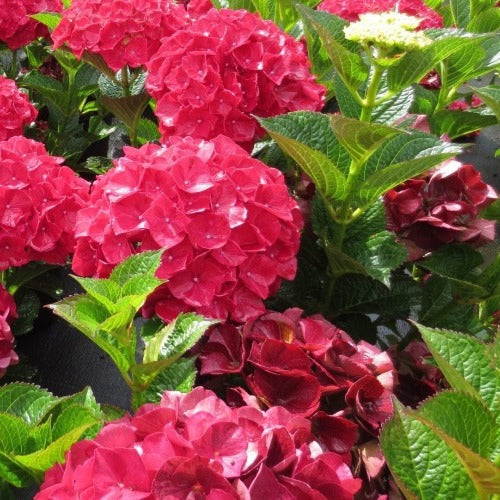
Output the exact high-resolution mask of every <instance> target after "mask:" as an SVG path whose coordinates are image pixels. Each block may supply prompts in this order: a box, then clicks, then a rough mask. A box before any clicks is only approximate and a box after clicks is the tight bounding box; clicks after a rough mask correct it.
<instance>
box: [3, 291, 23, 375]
mask: <svg viewBox="0 0 500 500" xmlns="http://www.w3.org/2000/svg"><path fill="white" fill-rule="evenodd" d="M16 318H17V309H16V303H15V302H14V297H12V295H11V294H10V293H9V292H8V291H7V289H6V288H5V287H4V286H3V284H2V283H0V378H1V377H3V376H4V375H5V372H6V371H7V368H8V367H9V366H10V365H15V364H17V362H18V360H19V359H18V357H17V354H16V353H15V352H14V349H13V348H14V336H13V335H12V332H11V331H10V325H9V323H10V322H11V321H12V320H13V319H16Z"/></svg>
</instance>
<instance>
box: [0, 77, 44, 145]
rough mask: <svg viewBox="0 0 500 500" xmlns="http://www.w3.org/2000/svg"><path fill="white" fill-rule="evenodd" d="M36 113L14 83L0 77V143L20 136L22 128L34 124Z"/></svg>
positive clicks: (26, 96)
mask: <svg viewBox="0 0 500 500" xmlns="http://www.w3.org/2000/svg"><path fill="white" fill-rule="evenodd" d="M37 115H38V111H37V110H36V108H35V107H34V106H33V104H31V102H30V101H29V98H28V95H27V94H25V93H24V92H22V91H21V90H19V89H18V88H17V85H16V82H14V80H10V79H9V78H4V77H3V76H1V75H0V141H5V140H6V139H9V137H13V136H15V135H22V133H23V131H24V127H26V126H27V125H29V124H30V123H32V122H34V121H35V119H36V117H37Z"/></svg>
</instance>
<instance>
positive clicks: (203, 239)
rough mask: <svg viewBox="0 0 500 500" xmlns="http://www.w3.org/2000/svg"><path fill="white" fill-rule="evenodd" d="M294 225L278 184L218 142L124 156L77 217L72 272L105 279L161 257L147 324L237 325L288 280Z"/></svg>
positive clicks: (292, 206) (296, 215) (186, 142)
mask: <svg viewBox="0 0 500 500" xmlns="http://www.w3.org/2000/svg"><path fill="white" fill-rule="evenodd" d="M301 228H302V218H301V214H300V210H299V208H298V206H297V203H296V202H295V200H294V199H293V198H292V197H291V196H290V195H289V193H288V190H287V187H286V185H285V182H284V178H283V175H282V174H281V173H280V172H279V171H278V170H276V169H274V168H270V167H268V166H266V165H264V164H263V163H261V162H260V161H258V160H255V159H253V158H251V157H250V156H249V154H248V153H247V152H246V151H244V150H243V149H241V148H240V147H239V146H237V145H236V144H235V143H234V142H233V141H232V140H231V139H229V138H227V137H224V136H219V137H217V138H215V139H214V140H212V141H203V140H200V139H193V138H189V137H188V138H184V139H181V138H175V140H174V139H173V140H172V144H171V145H170V146H169V147H165V146H163V147H162V146H158V145H155V144H147V145H145V146H143V147H142V148H140V149H134V148H125V156H124V157H123V158H120V159H119V160H117V161H116V162H115V167H114V168H112V169H111V170H109V171H108V172H107V173H106V174H105V175H102V176H100V177H99V178H98V179H97V181H96V183H95V184H94V185H93V188H92V192H91V197H90V204H89V206H88V207H86V208H84V209H82V210H80V212H79V213H78V219H77V224H76V237H77V245H76V251H75V255H74V258H73V270H74V271H75V272H76V273H77V274H80V275H84V276H101V277H105V276H107V275H108V274H109V273H110V272H111V270H112V269H113V267H114V266H115V265H116V264H118V263H119V262H121V261H123V260H124V259H125V258H126V257H128V256H129V255H131V254H133V253H135V252H137V251H141V250H151V249H158V248H165V249H166V251H165V253H164V254H163V259H162V264H161V265H160V268H159V269H158V276H159V277H160V278H165V279H168V282H167V283H166V284H165V285H163V286H162V287H160V288H159V289H158V290H157V291H156V292H154V294H152V295H151V296H150V299H149V301H148V304H147V306H146V309H145V311H146V314H151V315H152V314H154V313H155V312H156V313H157V314H158V315H159V316H160V317H162V318H164V319H165V320H170V319H172V318H174V317H176V316H177V314H179V312H181V311H189V310H194V311H197V312H199V313H201V314H204V315H207V316H210V317H215V318H226V317H227V316H228V315H229V316H231V317H232V318H233V319H236V320H243V319H245V318H248V317H249V316H251V315H257V314H260V313H262V312H263V311H264V306H263V303H262V300H263V299H265V298H267V297H268V296H269V295H271V294H272V293H274V292H275V291H276V290H277V288H278V287H279V285H280V282H281V279H282V278H285V279H292V278H293V277H294V275H295V271H296V265H297V262H296V258H295V255H296V253H297V251H298V248H299V238H300V230H301Z"/></svg>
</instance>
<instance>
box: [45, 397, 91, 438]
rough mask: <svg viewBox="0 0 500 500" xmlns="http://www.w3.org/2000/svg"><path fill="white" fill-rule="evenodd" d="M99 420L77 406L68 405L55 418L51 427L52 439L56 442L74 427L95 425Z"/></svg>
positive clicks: (88, 411) (83, 408) (89, 411)
mask: <svg viewBox="0 0 500 500" xmlns="http://www.w3.org/2000/svg"><path fill="white" fill-rule="evenodd" d="M99 422H100V420H98V419H96V417H95V416H94V415H93V414H92V411H91V410H90V409H88V408H85V407H83V406H81V405H78V404H73V405H69V406H68V407H66V408H65V409H64V410H63V411H62V413H61V414H60V415H59V416H58V417H57V420H56V421H55V422H54V425H53V427H52V437H53V439H54V440H57V439H59V438H61V437H63V436H64V435H66V434H68V433H69V432H72V431H73V429H75V428H76V427H81V426H83V425H87V424H88V425H89V426H91V425H95V424H98V423H99Z"/></svg>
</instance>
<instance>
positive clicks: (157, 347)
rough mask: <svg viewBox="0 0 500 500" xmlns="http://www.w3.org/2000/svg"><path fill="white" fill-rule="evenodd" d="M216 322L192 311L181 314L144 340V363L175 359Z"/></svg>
mask: <svg viewBox="0 0 500 500" xmlns="http://www.w3.org/2000/svg"><path fill="white" fill-rule="evenodd" d="M216 323H217V321H214V320H208V319H205V318H203V317H202V316H199V315H197V314H194V313H187V314H181V315H180V316H178V317H177V318H176V319H175V321H173V322H172V323H170V324H169V325H167V326H166V327H165V328H163V329H162V330H160V331H159V332H158V333H157V334H156V335H155V336H154V337H152V338H151V339H150V340H149V341H147V342H146V348H145V349H144V357H143V359H144V363H151V362H155V361H158V360H160V359H161V360H164V359H172V360H173V361H175V359H177V358H179V357H180V356H182V355H183V354H184V353H185V352H186V351H187V350H188V349H190V348H191V347H192V346H193V345H194V344H195V343H196V342H198V340H199V339H200V338H201V336H202V335H203V334H204V333H205V332H206V331H207V329H208V328H209V327H210V326H211V325H214V324H216ZM173 361H172V362H173Z"/></svg>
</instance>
